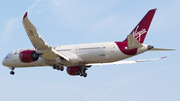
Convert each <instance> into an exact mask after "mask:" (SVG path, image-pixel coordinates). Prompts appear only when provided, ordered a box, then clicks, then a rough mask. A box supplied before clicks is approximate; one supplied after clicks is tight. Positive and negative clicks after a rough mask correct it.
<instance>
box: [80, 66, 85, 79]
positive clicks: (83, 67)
mask: <svg viewBox="0 0 180 101" xmlns="http://www.w3.org/2000/svg"><path fill="white" fill-rule="evenodd" d="M86 70H87V67H85V66H81V67H80V71H79V75H80V76H84V77H87V73H86Z"/></svg>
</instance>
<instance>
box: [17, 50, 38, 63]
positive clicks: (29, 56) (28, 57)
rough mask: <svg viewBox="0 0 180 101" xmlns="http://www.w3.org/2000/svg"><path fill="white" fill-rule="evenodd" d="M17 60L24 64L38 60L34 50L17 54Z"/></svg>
mask: <svg viewBox="0 0 180 101" xmlns="http://www.w3.org/2000/svg"><path fill="white" fill-rule="evenodd" d="M19 59H20V61H21V62H24V63H30V62H34V61H37V60H38V59H39V54H37V53H36V51H34V50H24V51H22V52H21V53H20V54H19Z"/></svg>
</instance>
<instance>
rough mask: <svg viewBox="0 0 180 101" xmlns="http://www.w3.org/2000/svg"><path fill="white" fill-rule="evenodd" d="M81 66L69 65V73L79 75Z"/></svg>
mask: <svg viewBox="0 0 180 101" xmlns="http://www.w3.org/2000/svg"><path fill="white" fill-rule="evenodd" d="M79 71H80V67H79V66H68V67H67V73H68V74H69V75H79Z"/></svg>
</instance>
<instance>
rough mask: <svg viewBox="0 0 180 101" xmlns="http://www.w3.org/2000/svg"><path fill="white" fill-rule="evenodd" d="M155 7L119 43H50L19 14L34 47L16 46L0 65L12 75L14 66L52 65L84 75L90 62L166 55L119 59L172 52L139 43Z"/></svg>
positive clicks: (111, 62) (107, 61)
mask: <svg viewBox="0 0 180 101" xmlns="http://www.w3.org/2000/svg"><path fill="white" fill-rule="evenodd" d="M156 10H157V9H151V10H149V11H148V12H147V14H146V15H145V16H144V17H143V18H142V20H141V21H140V22H139V23H138V24H137V26H136V27H135V28H134V29H133V30H132V32H131V33H130V34H129V35H127V37H126V39H125V40H124V41H122V42H104V43H89V44H77V45H62V46H50V45H48V44H47V43H46V42H45V41H44V40H43V38H41V36H40V35H39V34H38V33H37V29H36V28H35V27H34V25H33V24H32V23H31V22H30V21H29V19H28V17H27V14H28V12H26V13H25V15H24V16H23V21H22V23H23V25H24V28H25V31H26V33H27V35H28V37H29V39H30V41H31V43H32V45H33V46H34V48H27V49H18V50H15V51H12V52H10V53H9V54H8V55H7V56H6V57H5V58H4V60H3V61H2V64H3V65H4V66H6V67H9V68H10V69H11V71H10V74H11V75H14V74H15V72H14V69H15V68H23V67H37V66H52V67H53V69H57V70H61V71H63V70H64V67H65V66H66V67H67V73H68V74H69V75H71V76H76V75H79V76H82V77H86V76H87V73H86V70H87V69H88V68H90V67H91V66H93V65H97V66H100V65H113V64H114V65H117V64H132V63H137V62H145V61H150V60H158V59H164V58H166V57H161V58H156V59H145V60H132V61H131V60H130V61H121V60H123V59H127V58H130V57H132V56H135V55H138V54H141V53H143V52H146V51H172V50H173V49H162V48H154V46H151V45H146V44H143V42H144V39H145V37H146V34H147V32H148V29H149V26H150V24H151V21H152V19H153V16H154V14H155V12H156Z"/></svg>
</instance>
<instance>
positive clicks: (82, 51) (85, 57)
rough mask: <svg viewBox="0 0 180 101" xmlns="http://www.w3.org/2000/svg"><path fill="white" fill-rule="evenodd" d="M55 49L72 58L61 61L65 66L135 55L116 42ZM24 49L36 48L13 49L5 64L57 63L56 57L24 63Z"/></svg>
mask: <svg viewBox="0 0 180 101" xmlns="http://www.w3.org/2000/svg"><path fill="white" fill-rule="evenodd" d="M147 46H148V45H144V44H143V47H141V48H138V49H137V53H136V54H134V55H137V54H140V53H142V52H145V51H147V50H148V49H147ZM53 49H55V50H56V51H58V52H60V53H62V54H64V55H66V56H68V57H69V58H70V61H66V60H62V61H61V64H63V65H65V66H79V65H81V64H88V63H109V62H115V61H119V60H122V59H126V58H129V57H132V56H134V55H126V54H124V53H123V52H122V51H121V50H120V49H119V47H118V45H117V44H116V43H115V42H105V43H92V44H78V45H64V46H54V47H53ZM23 50H35V49H34V48H31V49H19V50H15V51H12V52H10V53H9V54H8V55H7V56H6V57H5V59H4V60H3V65H5V66H7V67H16V68H18V67H33V66H52V65H54V64H57V62H56V60H55V59H53V60H47V59H43V58H41V57H40V58H39V59H38V60H37V61H35V62H30V63H23V62H21V61H20V59H19V54H20V52H21V51H23Z"/></svg>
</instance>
